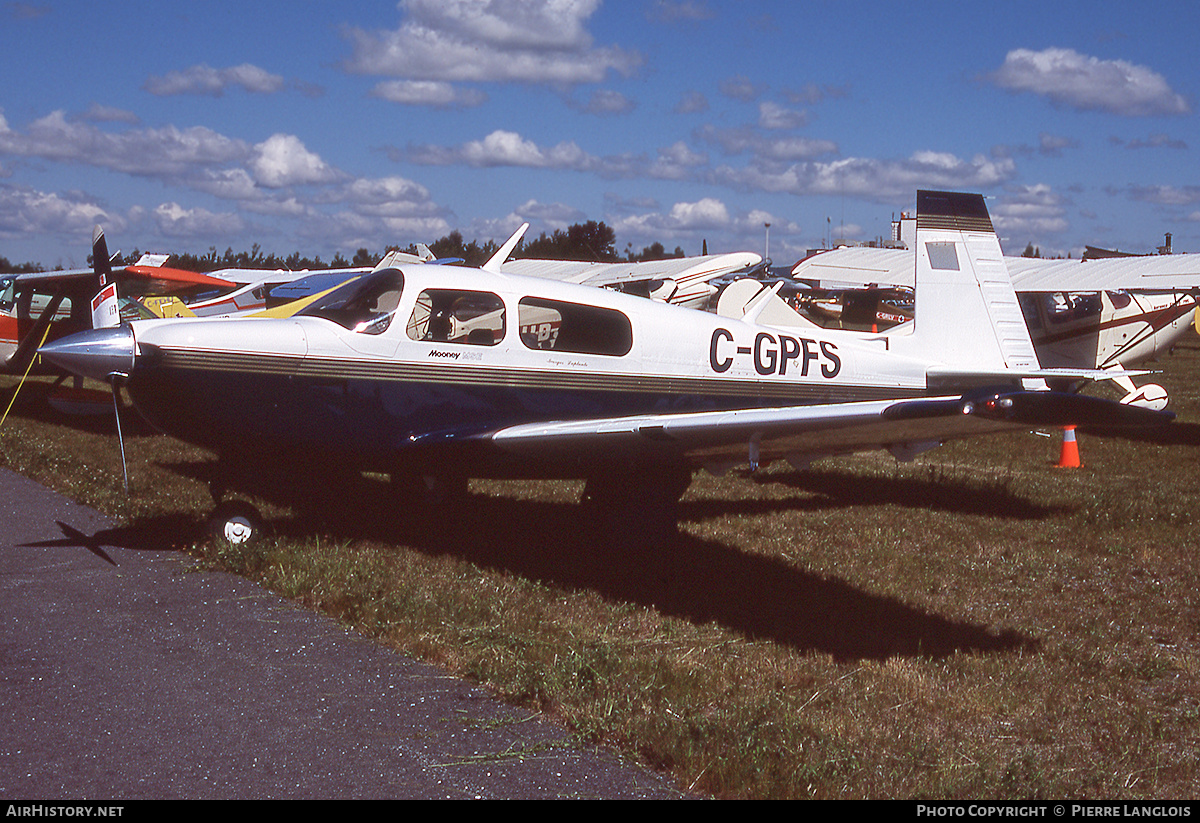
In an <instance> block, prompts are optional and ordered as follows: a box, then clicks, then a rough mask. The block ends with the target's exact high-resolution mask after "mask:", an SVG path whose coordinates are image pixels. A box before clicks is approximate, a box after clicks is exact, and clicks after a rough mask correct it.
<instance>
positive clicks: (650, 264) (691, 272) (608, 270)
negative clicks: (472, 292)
mask: <svg viewBox="0 0 1200 823" xmlns="http://www.w3.org/2000/svg"><path fill="white" fill-rule="evenodd" d="M761 262H762V257H761V256H759V255H757V254H754V253H753V252H731V253H729V254H710V255H706V256H704V257H672V258H669V259H666V260H645V261H642V262H638V263H587V262H582V261H578V260H531V259H519V260H509V261H508V262H507V263H504V264H503V265H502V266H501V267H500V270H501V271H502V272H504V273H505V274H519V275H524V276H529V277H542V278H547V279H550V280H562V281H564V282H567V283H580V284H583V285H585V286H612V285H616V284H618V283H634V282H639V281H643V280H665V279H668V278H669V279H672V280H676V281H680V280H684V279H701V280H712V279H714V278H716V277H721V276H723V275H726V274H731V273H733V272H736V271H741V270H742V269H747V268H750V267H751V266H756V265H758V264H759V263H761Z"/></svg>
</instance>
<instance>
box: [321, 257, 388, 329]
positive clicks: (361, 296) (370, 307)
mask: <svg viewBox="0 0 1200 823" xmlns="http://www.w3.org/2000/svg"><path fill="white" fill-rule="evenodd" d="M403 293H404V274H403V272H401V271H400V270H399V269H383V270H381V271H376V272H371V273H370V274H368V275H367V276H365V277H362V278H359V279H357V280H354V281H352V282H350V283H346V284H345V285H343V286H340V287H339V288H337V289H334V290H333V291H331V292H330V293H329V294H327V295H325V296H324V297H322V298H321V299H319V300H317V301H316V302H314V303H312V304H311V305H309V306H306V307H305V308H303V309H301V310H300V311H299V312H297V315H298V316H304V317H323V318H325V319H326V320H331V321H333V322H334V323H337V324H338V325H339V326H343V327H345V328H347V329H350V330H352V331H356V332H359V333H361V334H382V333H383V332H385V331H387V329H388V326H390V325H391V322H392V315H393V314H395V311H396V306H398V305H399V303H400V295H401V294H403Z"/></svg>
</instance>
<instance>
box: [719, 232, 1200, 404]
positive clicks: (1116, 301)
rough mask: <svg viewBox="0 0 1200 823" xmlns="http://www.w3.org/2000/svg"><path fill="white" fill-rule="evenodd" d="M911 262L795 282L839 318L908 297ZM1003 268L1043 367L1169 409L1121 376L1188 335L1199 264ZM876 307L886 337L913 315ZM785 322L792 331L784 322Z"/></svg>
mask: <svg viewBox="0 0 1200 823" xmlns="http://www.w3.org/2000/svg"><path fill="white" fill-rule="evenodd" d="M913 254H914V252H913V251H912V250H910V249H877V248H838V249H831V250H829V251H823V252H820V253H818V254H815V255H812V256H810V257H808V258H806V259H804V260H802V261H800V262H799V263H798V264H797V265H796V267H795V268H794V269H793V271H792V276H793V277H794V278H796V279H798V280H805V281H809V282H813V283H822V284H827V285H828V286H829V287H830V291H832V292H834V293H835V295H836V296H835V297H834V298H833V299H832V300H831V305H832V306H833V307H836V308H839V309H840V308H841V307H842V306H843V304H847V305H848V304H849V301H859V302H862V301H863V300H864V299H865V298H866V297H867V296H869V295H873V296H879V295H897V294H901V293H904V292H908V293H909V294H910V295H911V289H912V286H913V280H912V268H913ZM1004 263H1005V265H1006V267H1007V268H1008V271H1009V274H1010V276H1011V278H1012V282H1013V288H1014V289H1015V291H1016V292H1017V296H1018V300H1019V302H1020V306H1021V310H1022V313H1023V315H1024V317H1025V321H1026V324H1027V325H1028V327H1029V331H1030V334H1031V336H1032V339H1033V344H1034V348H1035V349H1036V350H1037V353H1038V358H1039V360H1040V361H1041V363H1042V365H1044V366H1061V367H1067V368H1097V369H1109V370H1112V372H1113V375H1114V378H1113V380H1114V382H1115V383H1117V384H1118V385H1120V386H1121V387H1122V388H1123V389H1124V390H1125V392H1126V396H1125V398H1124V399H1125V401H1126V402H1140V403H1149V404H1154V405H1157V406H1159V407H1162V406H1165V405H1166V402H1167V396H1166V392H1165V391H1164V390H1163V389H1162V388H1161V387H1160V386H1157V385H1153V384H1150V385H1144V386H1142V387H1140V388H1138V387H1135V386H1134V384H1133V383H1132V381H1131V380H1129V379H1128V377H1123V376H1120V375H1119V374H1118V373H1119V372H1120V371H1121V370H1123V369H1128V368H1133V367H1136V366H1139V365H1141V364H1143V363H1144V362H1146V361H1147V360H1152V359H1154V358H1155V357H1156V356H1157V355H1159V354H1161V353H1163V352H1165V351H1168V350H1169V349H1170V348H1171V347H1172V346H1174V345H1175V344H1176V343H1178V342H1179V340H1180V339H1182V338H1183V337H1184V336H1185V335H1186V334H1187V333H1188V332H1189V331H1190V330H1191V328H1192V326H1193V319H1194V316H1195V311H1196V307H1197V302H1196V294H1197V292H1198V291H1200V255H1179V254H1177V255H1156V256H1145V257H1141V256H1139V257H1120V258H1104V259H1095V260H1040V259H1033V258H1024V257H1005V258H1004ZM743 288H748V287H743ZM801 295H803V293H801ZM810 299H811V298H810ZM805 301H806V298H805V297H803V296H800V297H796V296H793V298H792V301H791V302H792V304H793V305H794V306H796V307H798V308H803V309H806V310H808V311H806V312H805V313H807V314H809V316H810V317H811V316H813V311H812V310H811V309H812V304H811V303H809V304H806V302H805ZM818 305H819V302H818ZM872 305H873V308H874V307H876V305H877V309H878V311H879V312H880V314H879V315H878V320H879V330H882V329H885V328H887V327H890V326H892V325H894V324H896V323H903V322H906V321H907V320H909V319H911V311H908V310H907V307H906V306H903V305H895V304H893V305H891V306H889V305H887V304H886V303H883V302H881V303H879V304H872ZM869 316H870V312H868V318H867V319H866V320H865V322H867V323H869V322H870V319H869ZM857 319H858V321H859V325H858V328H860V329H865V328H866V326H865V325H863V323H864V319H863V318H861V317H860V318H857ZM794 320H795V318H793V321H794ZM780 322H784V323H785V325H786V324H787V322H786V320H785V319H784V318H780ZM800 322H801V323H802V321H800ZM817 322H821V321H820V320H819V319H818V320H817ZM802 324H803V323H802Z"/></svg>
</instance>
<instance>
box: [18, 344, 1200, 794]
mask: <svg viewBox="0 0 1200 823" xmlns="http://www.w3.org/2000/svg"><path fill="white" fill-rule="evenodd" d="M1160 365H1161V367H1162V368H1163V369H1164V373H1163V374H1161V375H1158V376H1157V379H1158V380H1159V382H1162V383H1163V384H1164V385H1166V387H1167V388H1168V390H1169V391H1170V392H1171V396H1172V407H1173V408H1174V409H1175V411H1176V412H1177V413H1178V414H1179V419H1178V420H1177V421H1176V423H1175V424H1173V427H1172V428H1171V430H1170V431H1169V432H1167V433H1165V434H1163V435H1160V436H1158V437H1156V438H1149V439H1133V438H1120V437H1117V438H1108V439H1101V438H1098V437H1096V436H1094V435H1092V434H1089V433H1087V432H1083V433H1080V435H1079V443H1080V450H1081V452H1082V455H1083V460H1084V466H1083V468H1082V469H1059V468H1056V467H1055V465H1054V463H1055V461H1056V459H1057V456H1058V450H1059V444H1060V441H1059V439H1058V437H1057V435H1055V436H1052V437H1042V436H1038V435H1035V434H1032V433H1017V434H1011V435H1004V436H1000V437H993V438H985V439H977V440H971V441H964V442H961V443H954V444H949V445H947V446H944V447H942V448H941V449H937V450H934V451H932V452H929V453H927V454H925V455H923V456H921V457H920V458H918V460H917V461H916V462H914V463H910V464H896V463H895V462H894V461H893V460H892V459H891V458H890V457H886V456H881V455H877V454H868V455H860V456H855V457H852V458H847V459H843V460H837V461H832V460H831V461H821V462H818V463H816V464H814V466H813V467H812V468H810V469H809V470H807V471H803V472H799V471H795V470H792V469H790V468H785V467H772V468H770V469H768V470H765V471H762V472H760V473H758V474H756V475H754V476H753V477H746V476H744V475H739V474H731V475H729V476H726V477H721V478H716V477H711V476H707V475H703V474H699V475H697V476H696V478H695V480H694V482H693V484H692V487H691V489H690V490H689V491H688V494H687V495H686V496H685V498H684V501H683V515H682V520H681V524H680V534H679V537H678V539H676V540H675V541H673V543H672V544H671V545H670V546H669V547H668V548H667V549H665V550H661V551H653V552H652V551H648V550H637V549H634V550H623V551H620V552H617V551H614V550H612V549H610V548H609V547H608V546H607V545H605V543H604V542H603V541H602V540H597V539H594V538H593V537H592V536H591V535H590V532H589V531H588V530H587V529H586V528H585V524H584V519H583V516H582V513H581V512H580V511H579V509H578V507H577V506H576V504H575V500H576V499H577V497H578V493H579V490H580V488H579V484H574V483H523V484H518V483H501V482H478V481H476V482H473V484H472V494H471V496H470V500H469V502H468V504H466V505H464V506H462V507H460V508H458V509H456V510H455V511H453V512H452V513H451V514H450V515H449V516H447V517H445V518H443V519H440V520H436V521H433V522H430V521H428V520H426V519H424V518H413V517H410V516H408V513H407V512H406V511H405V507H404V504H403V502H402V501H398V500H396V499H395V498H394V497H393V496H392V495H391V494H390V493H389V491H388V489H387V487H386V485H385V484H383V483H382V482H379V481H378V480H377V479H374V478H366V479H365V480H364V483H363V485H362V487H361V488H359V489H357V490H355V493H354V494H353V495H348V496H347V497H348V499H347V501H346V503H345V505H344V506H331V507H329V508H327V509H325V510H322V511H320V512H303V513H293V512H291V511H290V510H288V509H285V508H278V507H274V508H272V507H267V509H266V510H267V511H268V513H269V514H270V515H271V516H272V520H273V524H274V533H273V534H272V535H270V536H269V537H268V538H267V539H266V540H264V541H262V542H261V543H259V544H257V545H254V546H252V547H250V548H237V547H227V546H221V545H218V544H216V543H214V542H212V541H210V540H208V539H207V538H205V537H204V535H203V520H204V516H205V515H206V514H207V512H208V511H209V510H210V508H211V505H212V504H211V500H210V498H209V496H208V494H207V491H206V489H205V487H204V486H203V484H201V483H200V482H198V481H197V480H196V479H195V476H196V475H197V474H198V473H199V469H200V468H202V467H203V464H204V461H206V460H207V459H208V456H207V455H206V454H204V453H203V452H202V451H199V450H197V449H194V448H192V447H189V446H186V445H183V444H180V443H178V442H176V441H173V440H171V439H169V438H166V437H163V436H160V435H154V434H150V433H148V432H146V431H144V430H137V429H136V428H135V427H134V426H133V424H132V421H131V420H130V419H129V418H126V431H127V434H129V433H130V429H134V431H133V432H132V433H131V434H129V436H128V437H127V444H126V445H127V449H128V453H129V462H130V466H131V484H132V489H131V493H130V495H128V496H126V495H125V494H124V492H123V490H122V487H121V474H120V472H121V468H120V456H119V452H118V451H117V447H116V443H115V438H114V437H113V435H112V424H111V421H110V420H109V419H108V418H107V417H101V418H98V419H97V420H95V421H92V422H91V423H90V424H88V423H83V424H81V423H80V421H78V420H67V419H64V418H60V417H57V416H55V415H53V414H52V413H48V412H46V411H45V406H44V404H43V403H42V402H41V400H40V398H39V397H38V391H39V389H38V387H37V386H27V387H26V389H24V390H23V391H22V396H21V397H20V398H19V399H18V402H17V405H16V407H15V410H14V416H10V419H9V420H8V422H7V423H6V424H5V426H4V428H3V429H2V430H0V448H2V449H3V452H2V454H3V457H2V458H0V463H2V464H3V465H5V466H7V467H9V468H11V469H14V470H17V471H20V472H23V473H25V474H27V475H29V476H31V477H34V478H36V479H38V480H40V481H42V482H45V483H47V484H48V485H50V486H52V487H54V488H56V489H59V490H61V491H63V492H64V493H66V494H69V495H70V496H72V497H74V498H75V499H77V500H80V501H81V502H85V503H88V504H90V505H93V506H96V507H97V508H100V509H101V510H103V511H105V512H108V513H110V514H111V515H113V517H114V518H115V519H116V520H117V521H118V522H119V524H120V525H119V526H118V527H117V528H115V529H113V530H111V531H110V532H108V533H105V534H103V535H100V536H98V538H100V539H102V540H103V541H104V542H105V543H106V544H107V545H130V546H138V547H142V548H163V549H175V550H178V551H181V552H185V553H187V554H189V555H190V556H192V557H193V558H195V562H196V565H197V567H198V568H202V569H203V568H210V569H225V570H230V571H234V572H237V573H239V574H243V575H246V576H247V577H250V578H252V579H254V580H257V581H260V582H261V583H262V584H263V585H264V586H267V587H269V588H271V589H273V590H275V591H278V592H280V593H281V594H283V595H285V596H287V597H289V598H293V599H295V600H296V601H298V602H300V603H304V604H306V605H308V606H310V607H312V608H315V609H320V610H322V611H324V612H327V613H329V614H331V615H333V616H335V617H337V618H338V619H340V620H343V621H345V622H346V623H348V624H349V625H352V626H354V627H356V628H357V629H358V630H359V631H361V632H363V633H365V634H368V635H370V636H373V637H376V638H378V639H379V640H380V641H381V642H384V643H387V644H389V645H392V646H394V647H396V648H398V649H400V650H403V651H405V652H407V653H409V654H413V655H417V656H419V657H422V658H425V659H427V660H430V661H433V662H435V663H437V664H439V665H441V666H443V667H445V668H446V669H447V670H448V671H451V672H454V673H456V674H460V675H463V676H467V677H471V678H474V679H476V680H477V681H478V682H480V683H481V684H484V685H485V686H487V687H488V688H490V689H491V690H492V691H493V692H494V693H495V694H496V695H497V696H498V697H500V698H501V699H504V700H508V701H511V702H513V703H517V704H520V705H523V706H527V707H529V708H531V709H534V710H536V711H539V712H542V713H544V714H545V715H547V716H551V717H555V718H557V719H559V720H560V721H561V722H562V723H564V724H565V725H566V726H567V727H568V728H570V729H571V730H573V731H574V732H575V733H576V734H577V735H578V736H579V737H580V738H581V739H585V740H587V741H594V742H601V743H605V744H609V745H612V746H615V747H618V748H619V749H621V750H623V751H625V752H626V753H628V754H630V755H631V756H635V757H637V758H640V759H641V760H643V761H644V762H646V763H648V764H650V765H652V766H654V767H656V768H659V769H662V770H664V771H666V772H669V773H670V774H672V775H674V776H675V778H676V779H677V780H678V782H679V784H680V785H681V786H683V787H685V788H689V789H691V790H693V791H696V792H699V793H705V794H709V795H714V796H718V797H755V798H759V797H762V798H766V797H781V798H782V797H788V798H794V797H816V798H881V797H901V798H939V799H954V798H1038V797H1046V798H1131V799H1133V798H1160V799H1161V798H1195V797H1196V796H1197V795H1200V766H1198V764H1197V758H1196V756H1195V752H1196V751H1197V748H1198V744H1200V657H1198V654H1197V653H1198V652H1200V609H1198V608H1197V604H1198V601H1200V594H1198V592H1200V565H1198V564H1197V562H1196V561H1197V557H1196V555H1197V539H1196V537H1195V536H1194V535H1195V531H1196V517H1197V515H1196V511H1197V506H1198V505H1200V465H1198V464H1200V422H1198V421H1200V343H1189V345H1188V346H1187V347H1186V348H1181V350H1179V351H1178V352H1177V353H1176V354H1175V355H1174V356H1172V357H1170V358H1167V359H1165V360H1164V361H1163V362H1162V363H1161V364H1160ZM14 382H15V381H11V380H10V381H8V382H7V383H4V384H0V385H3V386H4V387H5V389H6V391H5V392H4V393H3V394H0V399H3V400H4V401H5V402H7V399H8V397H9V396H10V392H11V389H10V388H8V387H11V386H12V385H13V383H14ZM43 388H44V386H43ZM1095 391H1097V392H1102V391H1104V389H1103V387H1096V389H1095ZM350 498H352V499H350Z"/></svg>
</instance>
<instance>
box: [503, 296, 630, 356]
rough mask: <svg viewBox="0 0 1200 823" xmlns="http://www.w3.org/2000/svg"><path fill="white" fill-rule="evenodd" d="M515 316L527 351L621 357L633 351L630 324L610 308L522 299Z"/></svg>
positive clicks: (558, 301) (619, 313)
mask: <svg viewBox="0 0 1200 823" xmlns="http://www.w3.org/2000/svg"><path fill="white" fill-rule="evenodd" d="M519 313H520V317H519V320H520V329H521V342H522V343H524V344H525V346H526V347H528V348H531V349H546V350H550V351H558V352H572V353H576V354H606V355H610V356H613V357H622V356H624V355H626V354H629V351H630V349H632V348H633V325H632V324H631V323H630V322H629V318H628V317H626V316H625V315H623V314H621V312H619V311H615V310H613V309H605V308H601V307H599V306H589V305H584V304H580V303H564V302H562V301H560V300H545V299H542V298H538V297H526V298H523V299H522V300H521V303H520V307H519Z"/></svg>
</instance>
